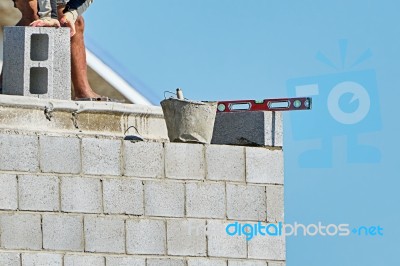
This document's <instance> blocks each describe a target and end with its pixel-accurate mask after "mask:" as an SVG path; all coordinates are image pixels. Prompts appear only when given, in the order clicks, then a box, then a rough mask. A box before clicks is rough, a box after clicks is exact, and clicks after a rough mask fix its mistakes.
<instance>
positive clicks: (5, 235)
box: [0, 214, 42, 250]
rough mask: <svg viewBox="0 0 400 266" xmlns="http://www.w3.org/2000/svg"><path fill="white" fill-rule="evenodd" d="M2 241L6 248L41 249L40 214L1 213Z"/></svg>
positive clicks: (0, 231)
mask: <svg viewBox="0 0 400 266" xmlns="http://www.w3.org/2000/svg"><path fill="white" fill-rule="evenodd" d="M0 243H1V247H2V248H5V249H28V250H40V249H41V248H42V230H41V219H40V215H36V214H0Z"/></svg>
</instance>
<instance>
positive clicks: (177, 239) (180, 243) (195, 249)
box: [167, 219, 206, 257]
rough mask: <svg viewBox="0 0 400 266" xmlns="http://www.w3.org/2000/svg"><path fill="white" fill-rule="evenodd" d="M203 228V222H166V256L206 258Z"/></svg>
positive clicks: (204, 224)
mask: <svg viewBox="0 0 400 266" xmlns="http://www.w3.org/2000/svg"><path fill="white" fill-rule="evenodd" d="M205 227H206V222H205V221H204V220H193V219H190V220H168V221H167V247H168V255H178V256H199V257H200V256H206V228H205Z"/></svg>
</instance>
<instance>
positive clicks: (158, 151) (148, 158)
mask: <svg viewBox="0 0 400 266" xmlns="http://www.w3.org/2000/svg"><path fill="white" fill-rule="evenodd" d="M123 143H124V175H126V176H135V177H149V178H161V177H163V176H164V147H163V144H162V143H159V142H130V141H124V142H123Z"/></svg>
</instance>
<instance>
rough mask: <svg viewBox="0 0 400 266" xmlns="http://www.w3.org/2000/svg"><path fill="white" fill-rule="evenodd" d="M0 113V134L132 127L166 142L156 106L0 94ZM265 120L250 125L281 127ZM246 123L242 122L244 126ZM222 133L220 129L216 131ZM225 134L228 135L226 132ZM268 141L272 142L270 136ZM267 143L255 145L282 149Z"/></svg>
mask: <svg viewBox="0 0 400 266" xmlns="http://www.w3.org/2000/svg"><path fill="white" fill-rule="evenodd" d="M0 110H1V115H0V131H4V130H6V131H9V132H10V131H13V132H20V131H28V132H41V134H44V133H46V134H52V133H55V134H62V135H66V134H70V135H99V136H108V137H110V136H114V137H120V138H123V137H124V136H125V135H134V134H137V132H136V129H135V128H134V127H136V128H137V131H138V132H139V134H140V135H141V136H142V137H143V138H145V139H146V140H156V141H161V142H168V134H167V127H166V124H165V120H164V116H163V112H162V109H161V107H158V106H145V105H139V104H122V103H113V102H90V101H81V102H78V101H66V100H57V99H40V98H33V97H22V96H13V95H0ZM252 113H253V112H252ZM255 113H259V112H255ZM233 115H235V114H233ZM238 115H239V114H238ZM249 115H252V114H249ZM240 117H241V116H239V118H237V119H235V121H237V120H239V122H240V121H241V119H240ZM266 117H268V119H264V120H260V121H253V122H254V123H253V124H254V125H259V124H260V125H259V126H262V124H263V123H264V124H265V126H267V125H268V126H269V124H275V123H274V120H277V121H278V120H279V121H278V122H279V123H278V124H279V125H281V121H280V120H281V119H282V118H281V116H280V115H279V116H278V115H277V116H270V115H269V114H268V115H267V114H266ZM246 121H247V120H246ZM246 121H242V122H243V123H245V122H246ZM132 126H134V127H132ZM277 130H278V131H279V132H278V131H277V132H273V134H275V135H277V136H276V137H277V138H281V135H282V127H279V128H278V129H277ZM225 131H226V130H225V129H224V128H223V127H222V128H221V129H220V130H219V131H218V132H225ZM216 132H217V131H216ZM232 132H234V131H232ZM246 132H247V131H246ZM246 132H242V133H241V136H242V137H246V134H247V133H246ZM225 133H226V134H228V135H229V134H230V133H229V132H225ZM232 134H233V133H232ZM260 134H262V132H261V133H260ZM271 138H272V139H274V138H273V137H271ZM257 143H258V142H256V143H255V144H248V143H247V144H246V143H240V142H238V143H236V142H233V143H231V142H224V141H222V142H218V143H216V144H229V145H241V146H249V145H250V146H251V145H253V146H254V145H256V144H257ZM268 143H269V142H265V143H264V142H262V143H261V142H260V143H258V145H256V146H266V147H269V148H272V149H273V148H278V149H279V148H280V147H281V146H282V141H280V140H277V141H275V142H273V143H270V144H268Z"/></svg>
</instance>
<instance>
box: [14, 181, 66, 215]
mask: <svg viewBox="0 0 400 266" xmlns="http://www.w3.org/2000/svg"><path fill="white" fill-rule="evenodd" d="M18 186H19V193H18V196H19V209H20V210H28V211H29V210H30V211H58V210H60V193H59V179H58V177H56V176H35V175H20V176H18Z"/></svg>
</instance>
